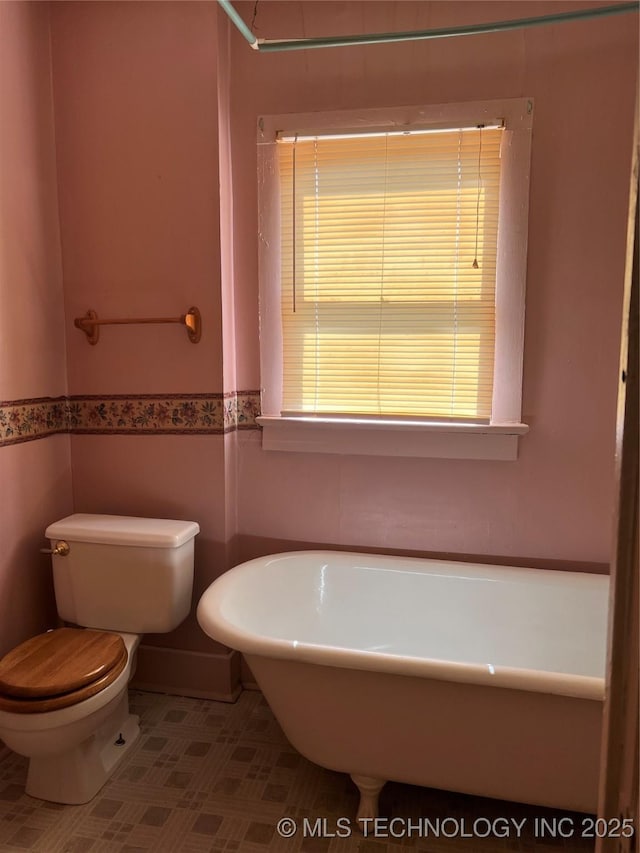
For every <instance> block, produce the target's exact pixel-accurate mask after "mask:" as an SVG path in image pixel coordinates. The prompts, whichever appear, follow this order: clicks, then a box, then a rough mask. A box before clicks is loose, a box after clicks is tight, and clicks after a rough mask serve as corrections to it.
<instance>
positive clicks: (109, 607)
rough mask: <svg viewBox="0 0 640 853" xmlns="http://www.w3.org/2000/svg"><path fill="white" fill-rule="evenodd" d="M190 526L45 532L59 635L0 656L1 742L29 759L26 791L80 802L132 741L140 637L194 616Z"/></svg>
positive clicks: (70, 520) (70, 525)
mask: <svg viewBox="0 0 640 853" xmlns="http://www.w3.org/2000/svg"><path fill="white" fill-rule="evenodd" d="M199 530H200V528H199V526H198V524H197V523H196V522H193V521H175V520H171V519H158V518H133V517H130V516H117V515H89V514H84V513H76V514H74V515H70V516H68V517H67V518H63V519H62V520H61V521H57V522H55V523H54V524H51V525H50V526H49V527H48V528H47V530H46V532H45V535H46V536H47V538H48V539H49V541H50V543H51V551H50V553H51V554H52V563H53V581H54V589H55V597H56V606H57V609H58V615H59V616H60V619H61V620H62V621H63V622H64V623H65V627H62V628H56V629H54V630H51V631H47V632H45V633H43V634H39V635H38V636H36V637H31V638H30V639H29V640H26V641H25V642H24V643H21V644H20V645H19V646H17V647H16V648H15V649H12V650H11V651H10V652H9V653H8V654H6V655H5V656H4V657H3V658H2V659H0V740H2V741H4V743H5V744H6V745H7V746H8V747H9V748H10V749H13V750H14V751H15V752H17V753H19V754H20V755H25V756H27V757H28V758H29V771H28V776H27V785H26V792H27V794H30V795H31V796H33V797H38V798H39V799H42V800H49V801H51V802H56V803H73V804H79V803H86V802H88V801H89V800H91V799H92V798H93V797H94V796H95V795H96V794H97V792H98V791H99V790H100V788H101V787H102V786H103V785H104V783H105V782H106V781H107V779H108V778H109V776H110V775H111V773H112V772H113V770H114V769H115V767H116V765H117V763H118V762H119V761H120V759H121V758H122V757H123V756H124V755H125V754H126V752H127V751H128V750H129V749H130V748H131V746H132V745H133V744H134V743H135V741H136V739H137V737H138V735H139V734H140V729H139V725H138V722H139V720H138V717H137V716H135V715H132V714H130V713H129V703H128V694H127V686H128V683H129V681H130V680H131V678H132V676H133V674H134V672H135V663H136V651H137V648H138V645H139V643H140V638H141V635H142V634H146V633H165V632H168V631H172V630H173V629H174V628H176V627H177V626H178V625H179V624H180V623H181V622H182V621H183V620H184V619H185V617H186V616H187V615H188V613H189V610H190V608H191V594H192V588H193V546H194V538H195V536H196V534H197V533H198V532H199Z"/></svg>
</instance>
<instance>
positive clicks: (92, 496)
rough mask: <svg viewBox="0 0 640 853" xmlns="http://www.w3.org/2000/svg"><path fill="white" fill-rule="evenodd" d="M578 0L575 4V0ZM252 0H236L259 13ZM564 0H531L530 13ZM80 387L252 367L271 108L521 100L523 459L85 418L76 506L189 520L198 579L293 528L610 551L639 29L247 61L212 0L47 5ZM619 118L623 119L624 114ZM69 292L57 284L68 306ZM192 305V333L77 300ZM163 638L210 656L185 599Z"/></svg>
mask: <svg viewBox="0 0 640 853" xmlns="http://www.w3.org/2000/svg"><path fill="white" fill-rule="evenodd" d="M506 5H508V6H509V7H510V8H511V10H512V12H511V16H513V14H514V13H513V9H514V4H504V3H491V2H447V3H441V2H368V0H366V2H358V3H349V2H339V3H334V2H331V1H330V0H328V2H325V0H323V2H314V0H305V2H302V3H300V2H284V3H281V2H262V3H260V4H259V6H258V17H257V21H256V23H257V25H258V27H259V30H258V33H259V35H261V36H263V37H280V36H282V37H284V36H286V35H291V36H295V35H307V36H309V35H320V34H327V33H338V32H345V33H346V32H362V31H367V30H368V31H384V30H393V29H396V30H403V29H414V28H423V27H440V26H447V25H455V24H463V23H470V22H476V21H481V20H495V19H501V18H504V17H508V16H507V15H505V6H506ZM585 5H586V4H585ZM253 6H254V4H253V2H246V3H239V4H238V8H240V9H241V11H242V13H243V14H244V15H245V19H247V20H250V18H251V15H252V13H253ZM564 8H575V4H565V3H555V2H554V3H534V2H521V3H518V4H517V14H518V15H521V16H527V15H535V14H543V13H544V12H548V11H554V12H556V11H560V10H562V9H564ZM51 18H52V52H53V77H54V93H55V121H56V143H57V168H58V181H59V187H60V223H61V234H62V249H63V268H64V293H65V325H66V330H67V331H66V335H67V357H68V376H69V390H70V393H71V394H81V395H84V394H95V395H106V394H129V395H136V394H140V395H142V394H150V393H167V394H169V393H198V392H203V393H204V392H212V391H213V392H221V391H225V392H226V391H233V390H243V389H251V388H259V387H260V376H259V347H258V303H257V239H256V234H257V194H256V150H255V125H256V118H257V116H258V115H259V114H261V113H282V112H294V111H301V110H305V111H309V110H314V109H317V110H324V109H339V108H348V107H367V106H371V107H373V106H384V105H393V104H399V103H407V104H410V103H429V102H447V101H463V100H474V99H489V98H507V97H522V96H531V97H533V98H534V99H535V102H536V117H535V125H534V141H533V164H532V198H531V219H530V225H531V233H530V240H529V278H528V302H527V328H526V336H527V337H526V353H525V383H524V414H525V419H526V420H527V421H528V423H530V425H531V432H530V434H529V435H528V436H526V437H525V438H524V439H523V440H522V443H521V454H520V458H519V460H518V461H517V462H514V463H498V462H496V463H488V462H468V461H447V460H406V459H382V458H366V457H332V456H313V455H303V454H284V453H266V452H263V451H262V450H261V448H260V434H259V432H257V431H247V432H238V433H232V434H229V435H227V436H225V437H222V436H214V435H212V436H197V437H196V436H168V435H150V436H142V435H132V436H110V435H82V436H80V435H78V436H73V437H72V459H73V478H74V508H75V509H76V510H78V511H95V512H124V513H132V514H141V515H145V514H146V515H167V516H176V517H182V518H193V519H195V520H196V521H198V522H199V523H200V525H201V528H202V533H201V534H200V536H199V538H198V541H197V549H196V594H197V593H199V591H200V590H202V589H203V588H204V587H205V586H206V585H207V584H208V583H209V582H210V581H211V579H213V578H214V577H216V576H217V575H218V574H219V573H220V572H221V571H223V570H224V569H225V568H227V567H228V566H229V565H230V564H231V563H232V562H233V561H234V560H236V559H238V558H239V557H242V556H243V555H246V554H248V553H252V554H253V553H259V552H260V551H261V550H262V551H264V550H268V549H269V548H270V547H272V546H273V542H274V541H277V542H278V543H280V545H281V546H282V547H295V544H296V543H298V542H317V543H325V544H327V545H329V546H341V547H351V548H361V549H362V548H368V547H369V548H389V549H401V550H404V551H420V552H424V551H426V552H447V553H457V554H469V555H472V554H476V555H495V556H501V557H505V558H510V557H512V558H513V559H514V560H515V561H517V560H519V559H520V560H528V561H531V560H535V559H536V558H540V559H542V560H560V561H562V560H566V561H577V562H588V563H592V562H595V563H605V562H607V561H608V558H609V537H610V516H611V504H612V498H613V447H614V441H613V439H614V418H615V395H616V385H617V383H616V371H617V358H618V337H619V323H620V300H621V291H622V271H623V262H624V239H625V223H626V201H627V200H626V195H627V191H628V171H629V162H630V151H631V124H632V113H633V99H634V95H635V79H636V73H637V37H636V33H635V24H634V25H632V20H630V19H628V18H625V17H622V18H618V19H609V20H606V21H601V22H597V23H589V22H587V23H575V24H565V25H563V26H562V27H561V28H560V27H556V28H542V29H532V30H530V31H527V32H522V31H519V32H514V33H508V34H507V33H505V34H500V35H492V36H482V37H477V38H469V39H467V38H465V39H457V40H449V41H442V42H438V41H436V42H428V43H425V42H423V43H413V44H408V45H384V46H376V47H359V48H345V49H339V50H325V51H308V52H303V53H287V54H279V55H276V54H274V55H256V54H255V53H254V52H253V51H251V50H250V49H249V47H248V46H247V45H246V43H245V42H244V41H243V40H242V39H241V38H240V37H239V36H238V35H237V34H236V32H235V31H234V30H231V29H230V28H229V27H228V24H227V20H226V18H225V17H224V15H223V13H222V12H220V11H219V9H218V8H217V7H216V6H215V5H214V4H213V3H190V2H176V3H173V2H166V3H152V2H141V3H137V2H104V3H103V2H96V3H55V4H53V5H52V7H51ZM614 127H615V133H612V128H614ZM58 304H59V303H58ZM192 304H196V305H198V306H199V307H200V309H201V311H202V314H203V321H204V333H203V338H202V342H201V343H200V344H198V345H197V346H194V345H192V344H190V343H189V342H188V341H187V339H186V335H184V333H183V332H182V331H181V330H178V329H174V328H170V327H167V328H162V327H146V328H145V327H141V328H137V329H136V328H120V329H115V328H113V329H104V330H103V332H102V335H101V341H100V343H99V344H98V346H96V347H90V346H88V344H87V342H86V340H85V338H84V337H83V335H82V334H81V333H80V332H79V331H78V330H76V329H74V327H73V318H74V317H76V316H79V315H82V314H84V312H85V311H86V310H87V308H93V309H94V310H96V311H98V313H99V314H101V315H102V316H107V315H124V316H127V315H130V316H136V315H139V316H144V315H149V316H153V315H161V314H165V313H166V314H177V313H181V312H183V311H184V310H186V308H187V307H188V306H190V305H192ZM148 642H149V643H155V644H156V646H158V645H160V646H163V645H164V646H166V647H169V648H175V649H185V650H188V651H189V652H192V653H194V654H200V653H205V654H208V655H211V656H214V657H215V656H216V655H218V656H220V655H221V654H222V650H221V649H220V648H219V647H217V646H216V645H215V644H212V643H210V642H209V641H208V640H207V639H206V638H204V637H203V635H202V633H201V632H200V631H199V629H198V627H197V625H196V624H195V621H194V619H193V618H191V619H190V620H189V621H188V622H187V623H185V625H184V626H182V627H181V628H180V629H179V630H178V631H177V632H176V633H175V634H173V635H170V636H168V637H159V638H155V639H151V640H149V641H148Z"/></svg>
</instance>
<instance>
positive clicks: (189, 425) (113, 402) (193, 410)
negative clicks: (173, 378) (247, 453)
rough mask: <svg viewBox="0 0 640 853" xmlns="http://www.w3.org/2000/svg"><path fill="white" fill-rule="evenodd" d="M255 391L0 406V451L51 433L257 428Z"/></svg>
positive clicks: (77, 398) (212, 431) (38, 401)
mask: <svg viewBox="0 0 640 853" xmlns="http://www.w3.org/2000/svg"><path fill="white" fill-rule="evenodd" d="M259 414H260V392H259V391H237V392H230V393H227V394H112V395H85V396H81V395H78V396H72V397H36V398H33V399H29V400H12V401H9V402H0V446H4V445H9V444H19V443H20V442H24V441H34V440H35V439H38V438H45V437H46V436H48V435H54V434H56V433H64V432H67V433H78V434H99V435H163V434H173V435H219V434H222V433H226V432H231V431H233V430H235V429H259V427H258V424H257V423H256V417H257V416H258V415H259Z"/></svg>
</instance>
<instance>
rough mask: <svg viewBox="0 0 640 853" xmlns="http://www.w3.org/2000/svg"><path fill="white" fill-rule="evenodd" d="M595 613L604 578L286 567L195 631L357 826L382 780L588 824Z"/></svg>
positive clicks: (302, 563) (238, 577)
mask: <svg viewBox="0 0 640 853" xmlns="http://www.w3.org/2000/svg"><path fill="white" fill-rule="evenodd" d="M607 599H608V578H607V577H605V576H601V575H593V574H586V573H573V572H556V571H547V570H540V569H518V568H509V567H500V566H491V565H476V564H469V563H455V562H443V561H438V560H427V559H415V558H402V557H388V556H383V555H372V554H353V553H346V552H337V551H300V552H293V553H288V554H276V555H274V556H269V557H262V558H259V559H256V560H251V561H250V562H248V563H244V564H242V565H240V566H237V567H236V568H234V569H231V570H230V571H229V572H227V573H226V574H224V575H223V576H222V577H221V578H219V579H218V580H217V581H215V582H214V583H213V584H212V585H211V586H210V587H209V588H208V589H207V590H206V592H205V593H204V595H203V596H202V598H201V600H200V603H199V606H198V621H199V623H200V625H201V627H202V628H203V630H204V631H205V632H206V633H207V634H208V635H209V636H211V637H213V638H214V639H216V640H219V641H220V642H223V643H226V644H227V645H229V646H231V647H232V648H234V649H239V650H240V651H241V652H244V654H245V655H246V658H247V662H248V663H249V666H250V667H251V670H252V671H253V673H254V675H255V678H256V680H257V682H258V684H259V686H260V687H261V689H262V691H263V693H264V695H265V697H266V699H267V701H268V702H269V705H270V706H271V708H272V710H273V712H274V714H275V716H276V718H277V719H278V721H279V723H280V725H281V726H282V728H283V730H284V732H285V734H286V735H287V737H288V739H289V740H290V742H291V743H292V744H293V746H295V747H296V749H298V750H299V751H300V752H301V753H302V755H304V756H305V757H306V758H308V759H309V760H311V761H314V762H316V763H317V764H320V765H322V766H324V767H327V768H329V769H331V770H337V771H342V772H345V773H349V774H351V777H352V778H353V780H354V782H355V783H356V785H357V786H358V788H359V790H360V794H361V800H360V809H359V812H358V817H359V818H363V817H375V816H377V801H378V795H379V792H380V790H381V788H382V786H383V785H384V783H385V781H387V780H394V781H397V782H407V783H411V784H417V785H424V786H428V787H434V788H444V789H447V790H451V791H460V792H464V793H468V794H476V795H481V796H487V797H496V798H500V799H507V800H515V801H519V802H524V803H531V804H534V805H541V806H551V807H556V808H562V809H571V810H576V811H583V812H594V811H595V810H596V805H597V788H598V766H599V750H600V729H601V716H602V700H603V697H604V669H605V650H606V624H607Z"/></svg>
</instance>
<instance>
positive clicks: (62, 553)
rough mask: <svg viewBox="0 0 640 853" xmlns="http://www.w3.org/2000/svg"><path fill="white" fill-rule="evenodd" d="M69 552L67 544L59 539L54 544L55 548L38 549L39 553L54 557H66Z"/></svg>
mask: <svg viewBox="0 0 640 853" xmlns="http://www.w3.org/2000/svg"><path fill="white" fill-rule="evenodd" d="M70 550H71V548H69V543H68V542H65V541H64V539H59V540H58V541H57V542H56V545H55V548H40V553H41V554H55V556H56V557H66V556H67V554H68V553H69V551H70Z"/></svg>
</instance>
